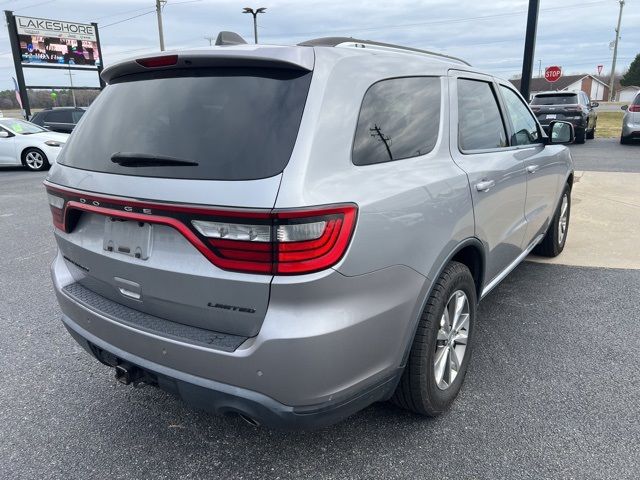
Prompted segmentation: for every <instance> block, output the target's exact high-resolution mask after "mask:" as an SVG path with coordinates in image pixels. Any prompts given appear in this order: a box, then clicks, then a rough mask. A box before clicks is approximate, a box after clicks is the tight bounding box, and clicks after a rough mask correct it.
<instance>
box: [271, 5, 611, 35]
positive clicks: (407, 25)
mask: <svg viewBox="0 0 640 480" xmlns="http://www.w3.org/2000/svg"><path fill="white" fill-rule="evenodd" d="M605 3H609V2H608V1H604V0H599V1H596V2H589V3H580V4H574V5H566V6H563V7H550V8H541V9H540V11H541V12H549V11H555V10H565V9H569V8H585V7H591V6H596V5H602V4H605ZM526 13H527V12H526V11H521V12H510V13H497V14H494V15H481V16H477V17H463V18H450V19H446V20H434V21H429V22H418V23H403V24H396V25H384V26H379V27H365V28H342V29H336V30H318V31H315V32H294V33H287V34H267V35H264V36H266V37H302V36H306V35H324V34H328V33H350V32H369V31H376V30H389V29H395V28H411V27H423V26H429V25H446V24H450V23H464V22H469V21H483V20H491V19H494V18H503V17H512V16H517V15H524V14H526Z"/></svg>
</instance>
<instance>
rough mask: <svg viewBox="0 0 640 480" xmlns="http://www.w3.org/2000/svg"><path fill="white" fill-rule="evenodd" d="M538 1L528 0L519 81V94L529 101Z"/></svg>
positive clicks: (538, 8)
mask: <svg viewBox="0 0 640 480" xmlns="http://www.w3.org/2000/svg"><path fill="white" fill-rule="evenodd" d="M539 10H540V0H529V10H528V14H527V33H526V36H525V39H524V58H523V60H522V78H521V79H520V93H521V94H522V96H523V97H524V99H525V100H527V101H529V87H530V85H531V73H532V70H533V57H534V55H535V52H536V32H537V30H538V11H539Z"/></svg>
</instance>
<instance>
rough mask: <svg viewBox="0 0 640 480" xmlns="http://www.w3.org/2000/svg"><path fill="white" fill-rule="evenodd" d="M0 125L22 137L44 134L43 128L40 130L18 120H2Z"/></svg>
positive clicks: (36, 126)
mask: <svg viewBox="0 0 640 480" xmlns="http://www.w3.org/2000/svg"><path fill="white" fill-rule="evenodd" d="M0 125H2V126H3V127H5V128H8V129H9V130H11V131H12V132H13V133H20V134H22V135H31V134H32V133H40V132H46V130H45V129H44V128H41V127H39V126H38V125H36V124H34V123H31V122H27V121H25V120H19V119H11V120H2V121H0Z"/></svg>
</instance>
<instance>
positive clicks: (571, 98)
mask: <svg viewBox="0 0 640 480" xmlns="http://www.w3.org/2000/svg"><path fill="white" fill-rule="evenodd" d="M577 103H578V97H577V95H576V94H573V93H570V94H567V95H536V96H535V97H533V100H531V105H575V104H577Z"/></svg>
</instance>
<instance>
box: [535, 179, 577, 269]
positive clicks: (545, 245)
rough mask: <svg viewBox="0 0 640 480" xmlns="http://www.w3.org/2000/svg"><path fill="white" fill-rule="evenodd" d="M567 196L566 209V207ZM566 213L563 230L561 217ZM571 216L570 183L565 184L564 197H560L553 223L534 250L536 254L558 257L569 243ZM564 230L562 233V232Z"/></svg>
mask: <svg viewBox="0 0 640 480" xmlns="http://www.w3.org/2000/svg"><path fill="white" fill-rule="evenodd" d="M565 198H566V211H565V209H564V207H565ZM565 213H566V218H565V221H564V228H563V229H562V230H561V228H560V227H561V219H562V217H563V215H564V214H565ZM570 218H571V188H570V187H569V185H565V187H564V191H563V192H562V197H561V198H560V204H559V205H558V208H557V209H556V213H555V214H554V215H553V219H552V220H551V225H549V229H548V230H547V233H546V234H545V236H544V238H543V239H542V241H541V242H540V243H539V244H538V245H537V246H536V248H535V249H534V250H533V253H535V254H536V255H542V256H543V257H557V256H558V255H560V253H562V250H564V246H565V244H566V243H567V234H568V233H569V219H570ZM561 232H562V233H561Z"/></svg>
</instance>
